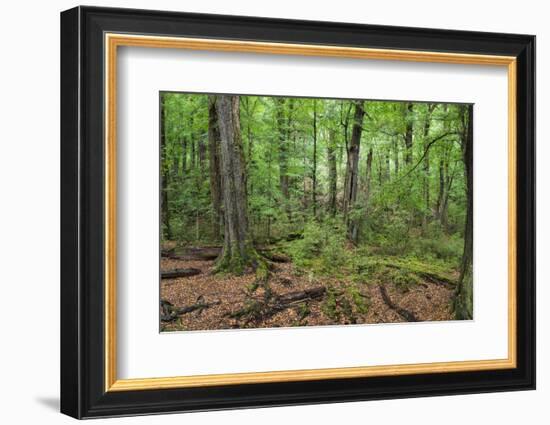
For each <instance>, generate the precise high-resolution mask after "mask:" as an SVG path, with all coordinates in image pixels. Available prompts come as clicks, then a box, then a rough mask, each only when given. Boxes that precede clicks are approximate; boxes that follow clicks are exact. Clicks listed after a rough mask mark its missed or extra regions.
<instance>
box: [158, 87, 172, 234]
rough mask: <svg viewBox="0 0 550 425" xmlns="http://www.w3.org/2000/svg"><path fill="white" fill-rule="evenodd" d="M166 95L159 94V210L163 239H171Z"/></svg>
mask: <svg viewBox="0 0 550 425" xmlns="http://www.w3.org/2000/svg"><path fill="white" fill-rule="evenodd" d="M165 102H166V96H165V95H164V94H163V95H161V100H160V108H161V111H160V116H161V120H160V168H161V170H160V180H161V184H160V191H161V199H160V201H161V202H160V210H161V217H162V224H163V226H162V228H163V235H164V239H165V240H171V239H172V228H171V226H170V208H169V205H168V174H169V167H168V163H167V152H166V151H167V149H166V117H167V113H166V105H165Z"/></svg>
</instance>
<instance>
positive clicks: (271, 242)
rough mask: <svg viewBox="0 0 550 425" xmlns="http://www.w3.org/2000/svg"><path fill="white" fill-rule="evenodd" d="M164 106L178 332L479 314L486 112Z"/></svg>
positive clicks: (409, 107)
mask: <svg viewBox="0 0 550 425" xmlns="http://www.w3.org/2000/svg"><path fill="white" fill-rule="evenodd" d="M159 103H160V114H159V115H160V245H161V246H160V308H159V312H160V330H161V331H162V332H170V331H194V330H216V329H242V328H275V327H293V326H321V325H323V326H326V325H350V324H376V323H394V322H420V321H449V320H470V319H472V318H473V283H472V255H473V254H472V251H473V169H472V168H473V158H472V145H473V105H469V104H454V103H439V102H437V103H436V102H433V103H430V102H413V101H381V100H357V99H325V98H298V97H275V96H251V95H225V94H195V93H175V92H161V93H160V96H159Z"/></svg>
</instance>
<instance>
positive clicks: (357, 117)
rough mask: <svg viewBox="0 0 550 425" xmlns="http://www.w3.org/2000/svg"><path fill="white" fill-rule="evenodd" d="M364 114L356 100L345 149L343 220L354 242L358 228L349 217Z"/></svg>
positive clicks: (360, 104) (362, 104) (354, 191)
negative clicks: (349, 134)
mask: <svg viewBox="0 0 550 425" xmlns="http://www.w3.org/2000/svg"><path fill="white" fill-rule="evenodd" d="M364 116H365V109H364V103H363V101H356V102H355V112H354V117H353V128H352V131H351V140H350V143H349V146H348V149H347V153H348V158H347V165H346V181H345V186H344V220H345V222H346V226H347V231H348V238H349V240H350V241H352V242H354V243H357V241H358V233H359V232H358V230H359V229H358V223H357V220H355V219H352V218H350V212H351V210H352V209H353V206H354V204H355V201H356V200H357V186H358V184H357V183H358V171H359V170H358V169H359V150H360V147H361V134H362V131H363V117H364Z"/></svg>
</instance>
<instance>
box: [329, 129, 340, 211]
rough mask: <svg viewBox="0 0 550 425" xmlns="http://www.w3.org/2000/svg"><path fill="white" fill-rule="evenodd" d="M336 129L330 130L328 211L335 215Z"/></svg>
mask: <svg viewBox="0 0 550 425" xmlns="http://www.w3.org/2000/svg"><path fill="white" fill-rule="evenodd" d="M334 138H335V134H334V130H329V141H328V145H327V161H328V186H329V197H328V211H329V213H330V215H332V216H333V217H334V216H335V215H336V188H337V183H338V174H337V173H338V171H337V169H336V147H335V141H334Z"/></svg>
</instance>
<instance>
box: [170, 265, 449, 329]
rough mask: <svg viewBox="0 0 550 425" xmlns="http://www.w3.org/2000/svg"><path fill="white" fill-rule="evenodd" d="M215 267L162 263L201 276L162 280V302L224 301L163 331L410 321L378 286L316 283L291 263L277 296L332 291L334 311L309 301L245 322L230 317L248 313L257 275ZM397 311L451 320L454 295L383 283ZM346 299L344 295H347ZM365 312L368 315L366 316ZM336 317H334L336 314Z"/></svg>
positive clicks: (280, 276)
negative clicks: (217, 271)
mask: <svg viewBox="0 0 550 425" xmlns="http://www.w3.org/2000/svg"><path fill="white" fill-rule="evenodd" d="M213 264H214V262H213V261H185V260H177V259H169V258H162V260H161V269H162V270H163V271H166V270H172V269H183V268H195V269H198V270H200V271H201V273H200V274H198V275H196V276H191V277H183V278H174V279H162V281H161V288H160V292H161V299H163V300H166V301H168V302H170V303H172V304H173V305H174V306H177V307H185V306H188V305H193V304H196V302H197V300H199V299H200V300H201V302H205V303H209V302H212V301H215V300H216V301H217V300H219V301H220V303H219V304H215V305H212V306H210V307H209V308H205V309H198V310H196V311H192V312H190V313H186V314H182V315H180V316H179V317H178V318H177V319H176V320H174V321H172V322H169V323H162V324H161V330H162V331H191V330H215V329H238V328H274V327H293V326H322V325H343V324H352V323H353V324H366V323H392V322H404V321H406V320H405V318H404V317H403V315H402V314H399V312H398V311H396V309H395V308H391V307H390V306H389V305H388V304H387V303H386V302H385V301H384V299H383V297H382V295H381V293H380V290H379V287H378V284H369V283H364V284H360V285H359V284H352V283H350V282H345V281H342V280H339V279H331V278H320V277H313V276H311V275H308V274H307V273H306V274H300V273H298V272H297V271H296V270H295V269H294V266H293V264H292V263H281V264H277V265H276V266H275V269H274V270H273V271H272V273H271V276H270V278H269V288H270V290H271V291H272V292H273V294H275V295H277V296H281V295H284V294H287V293H289V292H295V291H304V290H308V289H311V288H314V287H318V286H319V285H323V286H326V287H327V288H331V293H333V294H336V296H335V297H334V299H333V300H332V301H333V304H332V310H331V309H330V308H327V305H328V307H331V305H330V302H329V301H330V300H329V301H327V296H329V295H325V297H323V298H321V299H314V300H305V301H300V302H297V303H295V304H292V305H290V306H289V307H288V308H285V309H283V310H281V311H278V312H276V313H275V314H272V315H269V316H267V317H265V318H262V319H259V320H252V321H250V320H244V319H239V318H235V317H231V316H232V313H234V312H236V311H239V310H241V309H243V307H245V305H246V302H247V300H250V297H251V288H254V282H255V275H254V273H252V272H251V273H248V274H245V275H242V276H233V275H229V274H228V275H220V274H212V269H213ZM380 284H383V285H384V286H385V289H386V294H387V295H388V297H389V298H390V300H391V302H392V304H394V306H398V307H399V309H404V310H407V311H409V312H410V313H412V314H413V315H414V317H415V318H416V319H417V320H418V321H441V320H452V319H453V317H452V309H451V301H452V296H453V290H452V289H451V288H448V287H445V286H442V285H437V284H434V283H431V282H428V281H425V282H423V283H421V284H416V285H412V286H411V287H410V288H408V289H407V290H406V291H403V290H402V289H399V288H396V287H395V285H393V283H391V282H386V283H380ZM350 286H353V287H354V289H355V295H356V296H357V297H360V298H359V301H361V300H364V304H365V306H366V308H364V309H361V308H358V306H357V305H355V304H354V303H353V302H349V300H350V299H352V298H353V297H352V298H350V297H349V296H348V295H347V294H349V293H350V291H349V290H350ZM264 290H265V289H264V288H261V287H260V288H257V289H254V290H253V296H254V297H261V296H262V294H263V292H262V291H264ZM342 294H344V295H342ZM365 310H366V311H365ZM335 312H336V314H333V313H335Z"/></svg>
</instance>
